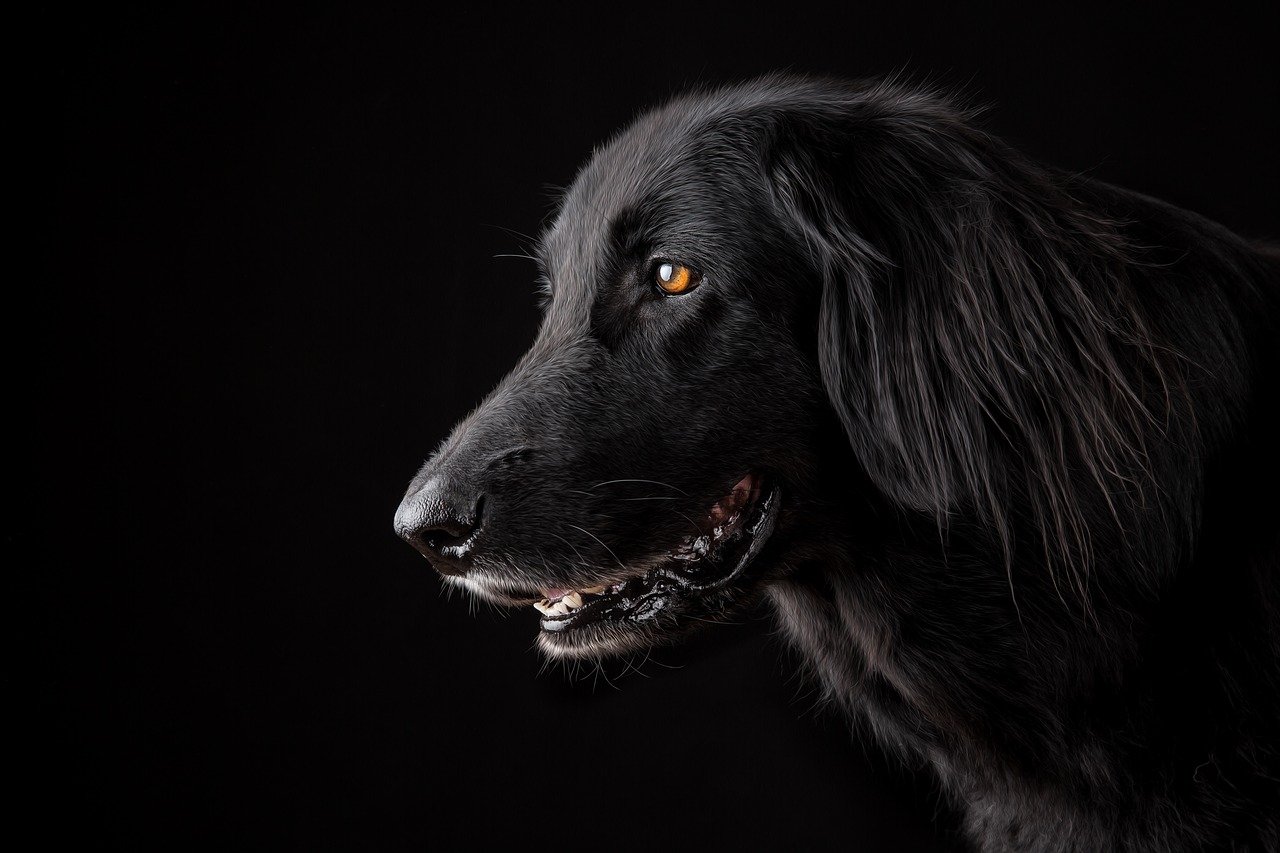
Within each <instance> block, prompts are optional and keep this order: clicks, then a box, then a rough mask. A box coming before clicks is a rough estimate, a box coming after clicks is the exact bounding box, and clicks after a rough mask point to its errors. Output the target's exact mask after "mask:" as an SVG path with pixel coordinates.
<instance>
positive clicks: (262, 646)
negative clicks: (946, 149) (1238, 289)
mask: <svg viewBox="0 0 1280 853" xmlns="http://www.w3.org/2000/svg"><path fill="white" fill-rule="evenodd" d="M172 5H173V4H157V5H155V6H153V7H150V8H144V9H137V10H133V11H127V12H112V13H96V14H92V15H90V16H88V17H85V15H84V12H83V10H81V11H77V12H75V13H72V12H71V11H70V10H68V11H67V12H66V14H64V15H62V16H61V17H58V15H57V13H55V15H54V18H53V19H52V20H50V21H49V22H48V27H47V29H46V32H47V34H48V35H49V39H48V44H47V48H46V49H45V50H44V53H43V57H44V59H43V62H44V64H43V65H41V66H40V67H41V68H43V69H44V71H43V72H41V73H42V74H44V75H45V77H46V78H51V79H52V80H53V81H54V82H55V84H56V86H57V96H56V98H55V99H54V100H53V101H52V103H53V104H54V109H55V112H56V115H54V116H53V118H52V121H53V122H54V126H55V127H57V128H58V132H59V134H60V136H59V137H57V138H58V139H59V143H58V145H59V147H58V148H57V149H56V150H55V152H54V154H55V157H56V167H55V168H54V169H53V171H52V172H51V174H49V176H48V180H49V181H50V182H52V183H53V184H54V192H53V193H52V194H51V196H50V197H52V198H53V199H54V200H55V201H54V204H55V209H54V210H53V211H52V215H53V217H54V221H53V227H52V229H51V230H50V231H49V232H48V233H50V234H52V235H54V237H53V243H54V246H53V251H52V253H51V254H50V255H49V256H48V258H47V259H45V261H47V264H48V265H49V266H50V267H51V269H52V274H51V276H50V280H51V282H52V284H51V285H50V286H48V287H44V286H40V287H37V288H35V290H36V291H37V295H38V297H40V298H41V300H42V301H41V302H40V309H39V310H36V311H32V312H29V313H26V314H20V315H13V316H11V320H10V322H11V324H12V325H13V326H15V327H18V328H15V329H14V331H15V334H16V333H19V332H22V333H34V334H35V337H36V338H37V339H38V340H40V341H42V343H41V344H39V345H36V346H34V347H31V346H24V347H23V348H22V349H21V350H20V351H15V350H14V348H12V347H11V353H10V354H11V358H10V360H9V361H10V365H11V368H13V369H12V370H11V389H16V392H17V394H18V395H19V396H18V399H19V400H23V401H28V400H29V401H30V405H29V406H27V407H24V408H22V413H21V415H20V416H17V417H12V421H13V423H14V424H15V425H16V426H17V427H18V428H19V430H20V434H21V436H22V439H23V440H25V442H26V443H25V445H22V446H21V451H22V452H20V453H19V454H18V457H19V458H18V461H17V463H16V470H17V471H18V472H19V475H22V474H27V475H30V476H32V477H33V480H32V489H31V490H26V491H23V490H22V489H17V490H15V493H16V494H18V495H21V496H22V497H21V498H20V499H18V500H16V501H15V502H14V506H13V507H12V509H11V512H10V514H9V519H10V524H11V525H12V526H11V535H10V536H9V537H8V543H9V544H10V545H11V546H12V545H17V546H18V548H19V549H20V551H21V552H22V553H23V554H24V555H25V556H24V561H23V562H22V563H21V564H20V566H21V567H22V569H23V571H22V572H21V577H22V578H24V579H26V580H31V579H34V589H35V595H34V596H30V595H15V596H14V597H13V598H12V599H11V607H12V609H13V610H14V611H15V614H14V615H15V616H23V617H28V618H30V617H34V622H35V624H34V626H33V627H32V629H31V630H29V631H24V632H23V633H22V635H21V637H20V638H19V639H20V642H19V643H18V644H17V645H15V646H14V647H13V648H14V649H15V650H16V651H17V653H18V660H19V665H18V667H17V668H15V669H14V670H13V671H14V672H19V673H21V674H22V675H21V677H22V678H24V679H29V681H23V682H21V683H20V684H18V683H17V682H15V681H14V680H13V679H12V678H11V679H9V680H8V681H7V683H8V684H9V685H10V686H11V687H12V686H15V684H18V686H19V687H20V688H21V689H20V690H19V691H18V695H19V696H20V697H21V703H22V704H23V705H24V706H32V703H33V702H34V705H33V707H34V709H35V711H36V713H37V715H38V717H39V718H40V721H41V722H42V723H43V724H44V727H42V728H41V729H40V731H47V732H48V734H41V735H38V736H36V735H32V737H31V741H32V743H33V744H34V745H35V746H36V747H37V749H39V751H40V762H39V764H38V765H36V771H37V772H36V774H35V775H33V776H31V777H30V779H29V785H28V790H29V792H31V793H33V795H34V799H35V800H37V801H41V802H44V803H45V804H46V805H47V804H49V803H53V804H55V805H56V806H57V814H56V817H55V819H54V821H53V822H51V823H46V824H44V825H43V826H44V831H45V832H46V833H52V834H55V835H56V834H58V833H61V832H63V831H66V830H68V829H70V828H73V827H77V828H78V827H85V826H87V827H89V828H91V829H92V830H94V831H95V832H97V833H99V837H101V838H104V839H107V840H108V841H109V842H111V843H112V844H115V843H123V844H124V846H128V847H140V846H150V845H151V844H171V845H174V846H175V847H176V848H178V849H181V848H183V847H187V846H192V845H210V846H217V847H222V848H226V847H227V846H229V845H231V844H249V845H252V846H257V845H259V844H261V845H264V846H272V847H276V848H280V847H300V848H307V849H315V848H321V847H341V848H347V847H360V848H363V849H389V848H416V849H423V847H424V846H431V845H435V844H441V845H444V846H446V847H447V846H451V845H454V844H463V843H480V842H497V843H499V844H502V843H505V842H509V843H513V844H516V843H518V844H524V845H531V846H534V847H537V846H543V845H549V846H552V847H554V848H569V849H572V848H573V847H575V846H578V845H579V844H582V845H588V844H589V845H592V846H599V845H604V846H607V847H610V848H615V847H616V848H619V849H629V848H639V847H651V846H656V845H659V844H662V843H666V842H669V841H671V842H674V841H675V840H677V839H679V838H682V837H683V838H687V839H691V840H692V841H694V842H699V843H706V844H715V845H717V846H719V845H723V846H726V847H728V846H745V847H748V848H761V847H765V848H768V847H781V846H782V845H784V844H785V845H795V846H797V847H800V848H808V847H815V846H817V847H826V846H834V845H836V844H839V845H840V846H842V847H847V846H856V847H858V848H859V849H862V850H868V851H870V850H909V849H946V848H953V847H954V846H955V845H956V842H955V840H954V836H953V832H954V818H953V817H951V816H950V813H949V812H948V811H947V810H946V809H945V808H944V807H942V806H941V805H940V803H939V798H938V796H937V794H936V792H935V791H934V789H933V788H932V787H931V785H930V783H929V782H928V781H927V779H926V778H925V777H922V776H913V775H911V774H909V773H906V772H900V771H896V770H893V769H891V767H890V765H889V763H888V762H887V761H886V760H885V759H883V758H882V757H881V756H880V755H879V753H878V752H876V751H875V750H874V749H870V748H866V747H864V746H861V745H858V744H856V743H855V742H854V741H853V740H852V739H850V738H849V737H848V735H847V732H846V731H845V728H844V725H843V723H842V722H841V721H840V720H838V719H837V718H835V717H834V716H832V715H831V714H829V713H827V712H823V711H822V710H821V709H818V708H816V707H815V692H814V690H813V687H812V685H811V684H809V683H807V682H806V681H804V680H803V679H802V678H800V677H799V676H798V675H797V673H796V666H795V661H794V660H793V659H791V658H790V657H789V656H788V655H787V653H786V652H785V651H784V649H783V647H782V644H781V641H780V639H779V638H778V637H776V636H774V635H772V634H771V631H772V626H771V625H770V623H769V621H768V614H767V613H760V614H757V615H756V617H755V618H753V619H751V620H749V621H748V622H747V623H746V624H744V625H740V626H730V627H725V628H721V629H718V630H716V631H715V632H714V633H713V634H711V635H710V636H708V637H707V638H706V639H704V640H703V641H701V642H699V643H696V644H694V645H693V646H691V647H689V648H685V649H679V650H673V651H670V652H666V653H663V654H661V655H656V656H655V657H654V659H653V660H652V661H650V662H649V663H648V664H647V665H645V666H643V667H642V668H641V672H640V673H639V674H637V673H635V672H631V673H629V674H624V673H621V672H620V671H618V670H617V669H614V670H609V671H606V672H605V673H604V676H603V677H596V678H591V677H586V678H583V679H581V680H577V681H574V680H570V679H567V678H566V677H565V675H564V674H563V673H562V672H561V671H559V670H553V671H549V672H545V673H544V672H541V671H540V670H541V664H540V661H539V659H538V656H537V655H536V653H535V652H534V651H533V649H532V645H531V644H532V640H533V636H534V632H535V618H534V615H533V614H532V612H528V613H517V614H513V615H511V616H508V617H505V618H504V617H501V616H499V615H498V614H495V613H493V612H490V611H487V610H482V611H481V612H480V613H478V614H476V615H475V616H474V617H473V616H472V615H470V614H469V613H468V612H467V607H466V606H464V605H463V604H462V603H461V602H459V601H456V600H455V601H452V602H450V601H447V600H445V599H444V598H443V597H442V596H441V595H440V583H439V581H438V580H437V578H436V577H435V576H434V575H433V574H432V572H430V571H429V570H428V567H427V565H426V563H425V562H424V561H423V560H422V558H421V557H419V556H417V555H416V554H415V553H413V552H412V551H411V550H410V549H409V548H408V547H407V546H405V545H404V544H402V543H400V542H399V541H397V540H396V539H395V538H394V537H393V535H392V532H391V517H392V513H393V511H394V509H395V506H396V504H397V502H398V500H399V498H400V495H401V492H402V489H403V488H404V486H405V485H406V483H407V481H408V479H409V478H410V477H411V476H412V474H413V473H414V471H415V470H416V468H417V466H418V465H419V464H420V463H421V462H422V460H423V458H424V457H425V456H426V455H427V454H428V453H429V452H430V451H431V450H432V449H433V448H434V446H435V445H436V444H437V443H438V442H439V441H440V440H441V439H442V438H443V437H444V435H445V434H446V432H447V430H448V429H449V427H450V426H451V424H452V423H453V422H454V421H455V420H456V419H457V418H458V417H460V416H461V415H463V414H465V413H466V412H467V411H469V410H470V408H471V407H473V406H474V405H475V404H476V403H477V402H479V400H480V399H481V398H482V396H483V395H484V393H485V392H486V391H487V390H488V389H489V388H490V387H491V386H492V385H493V383H494V382H495V381H496V380H497V379H498V378H499V377H500V376H501V375H502V373H503V372H504V370H505V369H506V368H507V367H509V366H510V365H511V364H512V363H513V362H514V361H515V359H516V358H517V356H518V355H519V354H520V353H521V352H522V351H523V349H524V348H525V347H526V346H527V345H528V344H529V343H530V342H531V340H532V338H533V335H534V331H535V328H536V325H537V322H538V314H537V311H536V308H535V300H534V285H533V277H534V271H533V268H532V265H531V264H529V263H527V262H526V261H524V260H520V259H511V258H504V257H499V256H501V255H505V254H518V253H520V252H521V251H522V246H523V245H524V244H525V243H526V242H527V241H526V239H525V238H524V237H523V236H521V235H522V234H532V233H534V232H536V231H537V230H538V229H539V227H540V226H541V224H542V223H543V222H544V221H545V220H546V217H547V214H548V212H549V210H550V205H549V198H550V194H551V188H553V187H556V186H559V185H564V184H566V183H567V182H569V181H570V180H571V179H572V177H573V174H574V170H575V169H576V167H577V165H578V164H579V163H580V162H581V161H582V159H583V158H585V157H586V156H587V155H588V154H589V153H590V151H591V149H592V147H593V146H595V145H597V144H599V143H600V142H602V141H603V140H604V139H606V138H607V137H608V135H609V134H610V133H612V132H613V131H614V130H615V129H617V128H618V127H619V126H621V125H623V124H624V123H625V122H627V121H628V119H630V118H631V117H632V116H634V115H635V114H636V112H637V111H638V110H639V109H641V108H642V107H644V106H645V105H648V104H652V103H654V102H655V101H657V100H660V99H662V98H664V97H666V96H668V95H669V94H671V93H673V92H675V91H677V90H679V89H681V88H682V87H684V86H686V85H689V84H693V83H698V82H716V81H725V80H735V79H739V78H742V77H746V76H750V75H754V74H757V73H760V72H764V71H767V70H771V69H778V68H789V69H793V70H805V71H818V72H827V73H835V74H840V75H848V76H860V75H885V74H890V73H893V72H895V71H900V70H905V71H906V72H907V73H908V74H909V75H911V76H915V77H917V78H925V77H927V78H929V79H932V80H934V81H938V82H941V83H943V84H946V85H951V86H958V87H962V88H963V89H965V90H966V91H967V92H969V93H971V94H973V95H974V96H975V97H976V98H977V99H978V100H980V101H983V102H986V103H989V104H991V105H992V107H991V110H990V112H989V113H988V115H987V119H986V121H987V124H988V126H989V127H991V128H992V129H993V130H995V131H996V132H998V133H1001V134H1003V135H1005V136H1006V137H1007V138H1009V139H1011V140H1012V141H1013V142H1014V143H1015V144H1018V145H1020V146H1022V147H1023V148H1024V149H1026V150H1028V151H1029V152H1030V153H1032V154H1033V155H1035V156H1037V157H1039V158H1041V159H1043V160H1045V161H1047V162H1049V163H1052V164H1055V165H1059V166H1063V167H1066V168H1069V169H1076V170H1081V171H1085V172H1088V173H1090V174H1094V175H1097V176H1100V177H1102V178H1104V179H1107V180H1110V181H1113V182H1117V183H1121V184H1124V185H1127V186H1130V187H1134V188H1136V189H1139V190H1141V191H1144V192H1147V193H1150V194H1153V195H1157V196H1161V197H1163V198H1166V199H1168V200H1170V201H1173V202H1174V203H1177V204H1180V205H1183V206H1187V207H1190V208H1192V209H1194V210H1197V211H1199V212H1201V213H1204V214H1207V215H1208V216H1210V217H1213V218H1216V219H1219V220H1220V221H1222V222H1224V223H1226V224H1227V225H1229V226H1231V227H1233V228H1236V229H1237V230H1239V231H1241V232H1243V233H1245V234H1248V235H1254V236H1263V235H1271V236H1280V227H1278V225H1280V221H1278V219H1277V205H1276V198H1277V189H1278V181H1277V167H1276V156H1275V152H1276V150H1277V148H1278V147H1280V133H1278V132H1277V127H1278V124H1280V117H1278V114H1277V112H1278V106H1277V105H1278V104H1280V91H1278V88H1277V74H1278V68H1277V60H1276V51H1275V44H1276V36H1277V32H1276V26H1275V20H1274V18H1262V17H1256V18H1252V19H1244V18H1234V17H1232V16H1231V15H1229V14H1227V13H1225V12H1221V13H1214V14H1205V13H1200V14H1188V13H1180V12H1178V13H1175V12H1160V13H1157V12H1156V11H1155V9H1154V7H1149V8H1148V9H1147V10H1146V11H1133V12H1123V11H1122V10H1121V9H1120V8H1119V6H1120V5H1121V4H1115V5H1116V6H1117V9H1115V10H1113V11H1112V12H1110V13H1107V14H1099V15H1084V14H1082V13H1080V12H1079V11H1078V10H1072V11H1064V12H1060V13H1052V14H1051V13H1048V12H1044V11H1041V12H1035V13H1032V12H1030V11H1028V8H1027V6H1028V5H1034V4H1022V5H1020V6H1010V7H1009V9H1008V10H1007V11H1005V12H1003V13H1000V12H996V11H993V10H986V9H985V7H984V9H983V10H978V9H970V10H968V11H959V10H954V9H953V10H951V11H941V10H938V9H929V10H926V9H925V8H918V7H912V6H909V5H904V4H893V5H892V7H886V8H874V7H871V6H867V7H865V8H864V7H855V6H854V5H852V4H850V5H849V6H848V7H847V8H845V9H844V10H842V11H839V12H835V13H831V12H819V11H817V10H815V9H805V8H802V7H801V6H799V5H797V4H793V3H788V4H780V5H779V6H776V7H772V8H766V7H760V8H758V9H756V10H750V9H746V8H743V7H739V8H732V7H730V8H727V9H723V10H721V11H720V12H719V13H714V14H713V13H711V12H695V11H693V10H692V9H691V8H689V7H676V8H668V9H656V8H654V7H650V6H643V5H641V6H634V7H631V8H630V9H629V10H627V11H614V12H606V11H604V6H603V5H602V6H600V7H598V8H595V9H593V10H584V11H583V12H582V13H580V14H569V13H567V12H554V11H551V10H549V9H546V8H537V9H536V11H531V10H530V9H528V8H525V9H524V10H523V11H521V10H500V9H492V10H489V11H477V12H467V13H460V12H456V11H450V12H441V13H428V12H426V11H422V10H421V7H423V6H425V4H414V5H413V6H411V7H410V8H409V9H399V10H395V11H368V10H364V11H359V12H356V11H346V12H336V11H320V10H316V9H308V10H292V11H286V10H283V9H276V10H275V11H271V12H264V11H261V10H259V11H239V12H237V11H231V10H229V9H228V8H226V7H224V6H210V7H207V8H203V9H201V8H198V7H192V6H189V5H188V6H184V7H183V11H181V12H176V11H174V9H173V8H172ZM530 5H532V6H536V7H542V6H543V5H545V4H530ZM1055 5H1056V4H1055ZM1063 5H1066V4H1063ZM14 38H21V34H18V33H14ZM19 251H22V250H21V249H19ZM26 395H30V396H26ZM32 494H34V495H35V496H36V499H35V500H31V499H29V498H28V497H27V496H28V495H32ZM32 602H34V605H33V604H32Z"/></svg>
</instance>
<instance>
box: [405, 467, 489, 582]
mask: <svg viewBox="0 0 1280 853" xmlns="http://www.w3.org/2000/svg"><path fill="white" fill-rule="evenodd" d="M483 512H484V495H483V494H482V493H481V492H479V491H478V490H472V489H467V488H466V487H465V486H463V485H462V484H460V483H458V482H457V481H456V480H454V479H453V478H446V477H442V476H434V477H431V478H430V479H428V480H427V481H426V482H425V483H423V484H422V485H421V486H420V487H419V488H418V489H417V490H416V491H411V492H410V493H409V494H407V495H405V497H404V500H402V501H401V502H400V508H399V509H397V510H396V520H395V528H396V534H397V535H399V537H400V538H401V539H403V540H404V541H406V542H408V543H409V544H410V545H412V546H413V547H414V548H416V549H418V551H419V552H420V553H421V554H422V555H423V556H424V557H426V558H427V559H428V560H430V561H431V565H433V566H435V568H436V570H437V571H439V572H441V573H443V574H446V575H461V574H465V573H466V571H467V568H468V565H469V564H470V557H471V545H472V541H473V539H474V537H475V534H476V532H477V531H479V529H480V525H481V519H482V514H483Z"/></svg>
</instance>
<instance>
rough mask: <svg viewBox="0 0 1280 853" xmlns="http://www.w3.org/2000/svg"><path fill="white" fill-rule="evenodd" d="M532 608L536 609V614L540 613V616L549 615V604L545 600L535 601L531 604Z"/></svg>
mask: <svg viewBox="0 0 1280 853" xmlns="http://www.w3.org/2000/svg"><path fill="white" fill-rule="evenodd" d="M533 606H534V607H536V608H538V612H539V613H541V614H542V615H544V616H550V615H551V602H549V601H547V600H546V599H545V598H544V599H542V600H541V601H535V602H534V603H533Z"/></svg>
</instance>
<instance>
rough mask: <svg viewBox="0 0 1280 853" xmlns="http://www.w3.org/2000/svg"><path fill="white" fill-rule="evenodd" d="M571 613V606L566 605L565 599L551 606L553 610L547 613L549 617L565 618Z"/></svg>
mask: <svg viewBox="0 0 1280 853" xmlns="http://www.w3.org/2000/svg"><path fill="white" fill-rule="evenodd" d="M568 612H569V605H567V604H565V603H564V599H561V600H560V601H557V602H556V603H555V604H553V605H551V609H550V610H548V611H547V615H548V616H563V615H565V614H566V613H568Z"/></svg>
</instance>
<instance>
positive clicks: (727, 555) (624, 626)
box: [533, 474, 781, 656]
mask: <svg viewBox="0 0 1280 853" xmlns="http://www.w3.org/2000/svg"><path fill="white" fill-rule="evenodd" d="M780 504H781V499H780V494H779V490H778V489H777V488H776V487H769V486H768V485H767V484H766V483H765V482H764V480H763V478H761V477H760V476H759V475H756V474H747V475H746V476H745V477H743V478H742V479H741V480H739V481H738V483H737V484H736V485H735V486H734V487H733V490H732V491H731V492H730V493H729V494H728V495H726V496H725V497H724V498H721V499H720V500H719V501H717V502H716V503H715V504H714V505H712V507H711V508H710V510H708V511H707V513H706V516H705V518H704V520H703V523H702V524H701V525H700V532H699V533H698V535H695V536H689V537H687V538H686V539H685V540H684V541H682V542H681V543H680V544H679V545H678V546H677V547H675V548H674V549H672V550H670V551H668V552H666V553H665V554H663V555H661V556H660V557H659V558H658V560H657V563H656V565H653V566H652V567H650V568H648V569H646V570H644V571H643V572H637V573H636V574H634V575H632V576H630V577H624V578H622V579H615V578H616V577H617V575H616V573H615V574H614V575H613V577H611V578H610V579H609V580H607V581H604V582H601V583H599V584H596V585H594V586H587V587H584V588H580V589H561V588H554V589H552V588H548V589H543V590H541V592H542V595H543V598H542V599H541V600H539V601H537V602H535V603H534V605H533V606H534V607H535V608H536V609H537V610H538V611H539V613H541V614H542V618H541V628H542V635H541V637H540V645H541V646H542V647H543V649H544V651H547V652H549V653H551V654H553V655H558V656H567V655H573V654H586V653H595V652H600V651H608V650H621V647H625V646H631V645H635V644H636V643H634V642H629V641H627V640H626V637H627V636H631V637H637V634H639V633H644V634H649V635H650V636H649V640H650V641H655V640H658V639H660V637H658V636H652V634H653V633H654V632H652V631H645V630H644V629H645V628H654V629H659V628H660V626H662V625H663V623H664V620H665V621H667V622H668V623H669V624H670V625H671V626H672V627H674V626H675V625H676V624H677V623H678V622H679V621H680V617H682V616H686V617H694V618H696V619H714V617H716V616H718V615H721V613H720V612H718V611H721V610H723V609H724V608H725V607H727V606H728V605H730V604H731V603H732V602H733V599H734V598H736V596H735V595H734V594H733V593H732V591H731V590H732V589H733V588H735V587H737V586H738V585H739V581H741V580H742V579H743V578H744V576H745V575H746V574H747V573H748V568H749V567H750V566H751V564H752V563H753V562H754V560H755V559H756V557H757V556H758V555H759V553H760V551H761V550H762V549H763V548H764V545H765V543H766V542H767V541H768V540H769V537H770V535H771V534H772V533H773V528H774V525H775V523H776V521H777V517H778V511H779V506H780ZM637 639H638V637H637Z"/></svg>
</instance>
